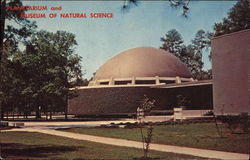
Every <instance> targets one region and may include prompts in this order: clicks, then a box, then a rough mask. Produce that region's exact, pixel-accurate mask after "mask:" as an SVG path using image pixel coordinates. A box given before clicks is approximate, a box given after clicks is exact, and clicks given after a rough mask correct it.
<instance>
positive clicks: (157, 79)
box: [155, 76, 160, 85]
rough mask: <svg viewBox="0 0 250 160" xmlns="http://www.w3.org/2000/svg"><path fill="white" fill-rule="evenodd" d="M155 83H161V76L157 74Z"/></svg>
mask: <svg viewBox="0 0 250 160" xmlns="http://www.w3.org/2000/svg"><path fill="white" fill-rule="evenodd" d="M155 84H156V85H159V84H160V78H159V76H155Z"/></svg>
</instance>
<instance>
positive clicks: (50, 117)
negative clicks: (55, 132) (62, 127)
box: [49, 110, 52, 119]
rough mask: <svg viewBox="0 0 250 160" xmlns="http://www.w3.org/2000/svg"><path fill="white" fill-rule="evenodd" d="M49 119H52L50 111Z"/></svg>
mask: <svg viewBox="0 0 250 160" xmlns="http://www.w3.org/2000/svg"><path fill="white" fill-rule="evenodd" d="M49 119H52V111H51V110H50V112H49Z"/></svg>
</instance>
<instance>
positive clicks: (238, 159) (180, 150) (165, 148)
mask: <svg viewBox="0 0 250 160" xmlns="http://www.w3.org/2000/svg"><path fill="white" fill-rule="evenodd" d="M10 131H25V132H39V133H44V134H50V135H55V136H61V137H67V138H73V139H77V140H85V141H91V142H97V143H103V144H108V145H115V146H122V147H133V148H139V149H141V148H142V143H141V142H137V141H132V140H125V139H118V138H107V137H99V136H91V135H85V134H78V133H69V132H63V131H57V130H50V129H39V128H20V129H12V130H5V132H10ZM150 149H151V150H156V151H161V152H172V153H177V154H186V155H192V156H198V157H204V158H216V159H224V160H227V159H232V160H248V159H249V155H248V154H241V153H232V152H223V151H215V150H207V149H196V148H189V147H180V146H172V145H163V144H151V145H150Z"/></svg>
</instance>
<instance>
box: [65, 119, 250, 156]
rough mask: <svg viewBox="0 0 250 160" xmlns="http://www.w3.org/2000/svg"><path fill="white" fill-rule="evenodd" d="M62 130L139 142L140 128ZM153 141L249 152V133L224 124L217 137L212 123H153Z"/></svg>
mask: <svg viewBox="0 0 250 160" xmlns="http://www.w3.org/2000/svg"><path fill="white" fill-rule="evenodd" d="M65 131H67V132H75V133H82V134H90V135H98V136H105V137H114V138H124V139H129V140H136V141H141V136H140V130H139V128H133V129H128V128H71V129H67V130H65ZM145 132H146V129H144V133H145ZM152 143H159V144H169V145H178V146H187V147H194V148H204V149H213V150H220V151H228V152H237V153H249V150H248V149H249V135H248V134H232V133H231V132H230V130H229V129H227V128H226V127H223V137H220V136H219V135H218V133H217V130H216V126H215V124H214V123H200V124H183V125H160V126H154V130H153V141H152Z"/></svg>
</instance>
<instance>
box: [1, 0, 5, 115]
mask: <svg viewBox="0 0 250 160" xmlns="http://www.w3.org/2000/svg"><path fill="white" fill-rule="evenodd" d="M1 7H2V8H1V9H0V18H1V19H0V90H1V91H2V84H3V83H2V75H3V73H2V55H3V39H4V28H5V15H6V13H5V7H6V0H3V1H1ZM2 105H3V104H2V99H1V98H0V120H3V119H4V115H3V113H2V112H3V111H2V110H3V108H2Z"/></svg>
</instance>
